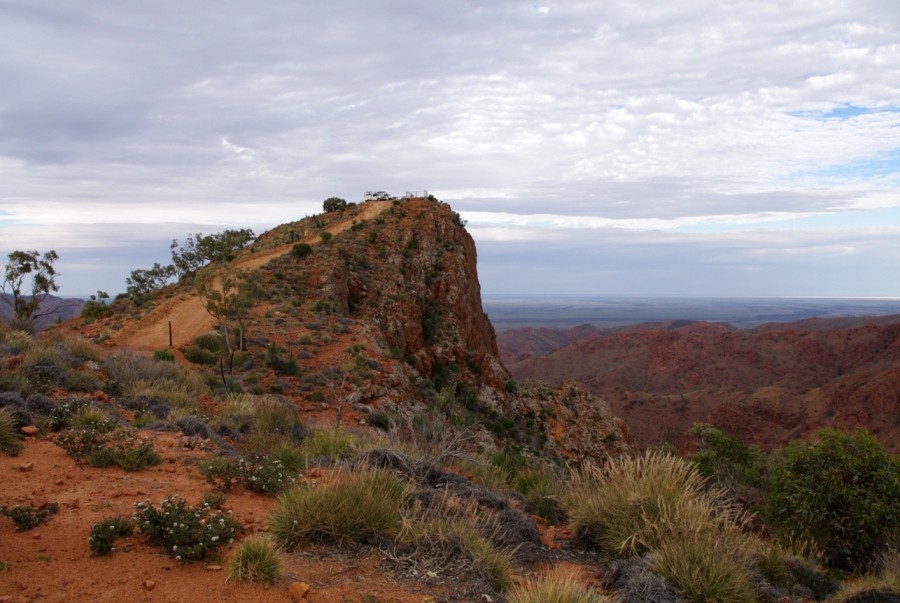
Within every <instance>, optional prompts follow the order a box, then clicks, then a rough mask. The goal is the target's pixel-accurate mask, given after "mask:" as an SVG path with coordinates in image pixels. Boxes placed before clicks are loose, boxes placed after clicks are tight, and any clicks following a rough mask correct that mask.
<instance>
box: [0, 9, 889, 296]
mask: <svg viewBox="0 0 900 603" xmlns="http://www.w3.org/2000/svg"><path fill="white" fill-rule="evenodd" d="M898 39H900V16H898V15H897V11H896V10H894V7H893V5H892V4H890V3H889V2H887V1H886V0H885V1H877V0H870V1H862V2H858V3H854V4H853V5H852V6H850V5H847V4H842V3H827V4H824V5H823V4H822V3H817V2H811V0H810V1H801V2H796V3H793V4H790V5H784V4H783V3H776V2H757V3H752V4H742V3H730V4H727V3H726V4H722V3H719V2H712V1H705V0H704V1H701V2H696V3H691V4H675V5H661V4H658V3H656V4H654V3H647V2H640V1H637V0H617V1H612V2H604V3H573V2H569V3H562V2H549V3H544V4H533V3H529V2H520V1H518V0H499V1H497V2H491V3H483V2H476V1H474V0H463V1H461V2H453V3H423V2H414V1H413V0H397V1H392V2H374V3H373V2H364V1H362V0H336V1H334V2H329V3H314V4H308V3H307V4H302V5H301V4H297V3H293V4H292V3H283V2H275V1H263V2H258V3H256V4H254V5H253V6H252V7H250V6H249V5H246V4H243V3H239V2H230V1H226V2H212V1H211V0H198V1H196V2H191V3H189V4H184V3H176V2H174V0H160V1H159V2H154V3H150V4H144V5H140V6H138V5H127V4H117V5H114V6H113V5H109V4H108V3H103V2H100V1H99V0H87V1H85V2H78V3H75V4H71V3H70V4H65V5H60V4H59V3H55V2H50V1H49V0H29V1H28V2H25V1H23V0H12V1H8V2H5V3H3V4H2V5H0V81H3V82H4V86H3V89H2V90H0V178H2V182H3V183H4V184H3V188H2V189H0V232H4V233H6V234H7V235H8V237H7V238H4V243H5V244H6V245H5V246H9V247H11V248H13V247H12V246H13V245H17V246H19V245H24V246H26V247H34V246H36V245H37V242H38V241H47V242H48V243H51V244H52V241H48V240H47V237H46V236H45V233H48V232H53V233H56V234H57V235H58V236H59V237H62V238H63V239H64V240H66V241H70V240H71V241H72V248H73V249H75V248H79V249H81V248H84V245H83V243H78V242H76V241H75V240H74V239H75V238H77V237H78V236H81V235H80V234H79V233H81V234H83V235H84V236H87V234H86V233H87V231H86V230H83V229H80V228H74V227H73V225H81V226H84V227H85V228H87V227H91V228H93V227H96V228H98V229H99V231H102V230H103V229H104V228H106V227H105V226H104V224H141V225H145V226H151V225H153V228H154V229H157V227H158V228H164V227H167V226H165V225H173V227H174V228H176V229H177V228H179V227H182V226H183V227H187V225H190V224H193V225H198V224H203V225H205V228H207V230H212V229H215V228H220V229H221V228H223V227H232V226H248V225H249V226H252V227H254V228H257V229H261V228H265V227H269V226H274V225H276V224H279V223H282V222H285V221H288V220H290V219H295V218H297V217H299V216H302V215H303V214H305V213H310V212H313V211H317V210H318V209H319V208H320V207H321V200H322V199H325V198H327V197H330V196H333V195H337V196H341V197H344V198H347V199H348V200H359V199H360V198H361V196H362V193H363V191H366V190H388V191H394V192H398V193H399V192H403V191H406V190H423V189H427V190H429V191H430V192H432V193H434V194H436V195H437V196H438V197H439V198H441V199H442V200H444V201H448V202H450V203H451V204H452V205H453V206H454V208H455V209H457V210H459V211H461V212H462V213H463V214H464V215H465V216H466V217H467V218H468V219H469V220H470V225H471V226H472V229H473V233H474V234H475V236H476V239H477V241H478V243H479V246H480V255H481V257H482V259H483V262H488V263H489V262H491V261H493V260H492V258H495V257H496V258H498V261H500V260H499V258H508V257H510V256H509V255H508V253H507V251H504V250H513V249H519V248H518V247H517V244H518V243H519V242H523V241H524V242H527V241H532V242H534V243H535V244H537V243H538V242H543V241H546V240H560V241H561V243H560V244H562V242H564V241H565V240H566V238H567V237H569V238H570V239H569V240H574V239H571V233H572V231H573V230H574V229H581V230H582V231H584V233H589V234H586V236H597V233H598V232H604V233H605V232H607V230H608V229H612V230H613V231H616V232H618V231H620V230H625V231H628V232H630V233H631V234H635V233H654V232H657V231H668V232H669V235H670V236H674V231H679V230H681V231H685V230H690V229H697V230H704V229H705V232H706V234H709V233H710V232H716V231H718V232H720V233H722V232H723V231H726V230H727V231H729V232H730V234H731V235H732V236H734V232H737V231H741V232H744V231H752V230H754V229H757V230H759V231H760V232H769V233H770V234H771V236H772V237H774V238H775V239H776V240H774V241H773V240H767V239H764V238H753V237H751V238H748V239H746V240H745V244H746V245H748V246H752V245H757V246H758V247H757V249H758V251H759V252H760V253H763V252H764V251H765V249H766V248H767V247H765V246H774V247H775V248H779V247H780V245H781V244H784V245H787V244H789V243H790V241H791V237H792V236H793V235H792V234H790V233H788V232H787V230H786V229H785V228H783V227H782V226H779V225H780V224H783V223H784V222H786V221H787V222H790V221H791V220H810V219H814V218H816V217H822V216H840V215H846V216H853V219H854V221H855V223H857V226H856V229H855V230H853V229H850V230H848V231H847V232H848V235H847V236H848V237H851V238H852V237H853V236H855V237H856V238H857V240H858V243H859V244H861V245H863V246H865V245H864V242H865V240H866V239H867V238H868V237H870V236H871V233H870V232H869V231H868V230H866V228H869V227H871V226H872V223H873V222H875V221H876V220H877V219H878V217H883V216H884V215H885V214H882V213H879V212H881V211H882V210H885V209H891V208H897V207H898V206H900V195H898V190H900V182H898V180H900V176H898V173H900V169H898V165H897V157H898V154H900V141H898V137H897V131H898V127H900V106H898V102H897V99H898V98H900V83H898V82H900V78H898V77H897V74H898V73H900V43H898V42H897V40H898ZM861 212H862V213H865V212H869V216H870V218H869V219H868V221H867V220H859V216H860V214H861ZM888 215H891V216H893V214H888ZM243 220H246V221H248V222H250V223H249V224H248V223H241V221H243ZM894 225H896V223H894ZM11 226H15V228H17V229H18V230H16V233H18V234H17V235H16V238H9V233H10V232H11V231H10V230H9V229H10V227H11ZM810 228H811V227H810ZM813 232H815V231H813ZM854 233H855V234H854ZM180 234H181V233H179V232H176V233H172V235H171V236H169V237H168V238H171V237H173V236H179V235H180ZM832 234H833V233H829V234H828V236H832ZM694 235H696V236H697V238H695V239H691V240H694V241H696V245H698V246H701V245H702V244H704V242H705V244H709V245H713V248H714V246H715V245H716V244H717V243H716V242H715V241H711V240H710V239H709V238H704V237H700V236H699V234H698V233H696V232H695V233H694ZM182 236H183V235H182ZM823 236H825V235H823ZM29 238H30V240H33V241H36V243H35V244H34V245H28V244H27V243H26V241H28V240H29ZM163 238H166V237H163ZM63 239H60V240H63ZM613 240H615V241H618V243H617V244H618V245H620V247H619V249H621V251H622V254H627V253H631V252H634V251H635V248H634V247H633V246H630V245H628V244H627V242H626V241H625V240H622V239H620V238H616V237H614V238H613ZM673 240H674V239H664V240H662V241H660V240H658V239H648V243H647V245H650V246H651V247H652V245H653V244H657V245H661V247H660V248H659V249H663V250H667V251H666V253H669V252H671V248H670V247H669V246H668V245H670V244H672V243H671V241H673ZM879 240H880V239H879ZM649 241H655V243H651V242H649ZM582 243H584V242H579V243H578V244H579V245H580V244H582ZM585 244H586V243H585ZM482 245H483V246H484V249H481V246H482ZM814 248H815V249H819V250H820V255H819V256H818V261H819V263H820V265H822V266H833V270H832V271H831V272H834V271H837V270H849V271H850V272H852V273H853V274H854V275H855V276H853V278H848V279H846V282H847V285H846V286H845V287H844V289H843V294H846V295H851V294H853V292H854V291H855V290H856V289H855V287H857V285H858V286H859V287H863V286H865V287H866V288H867V290H868V289H877V288H878V287H881V288H882V289H884V290H887V289H888V288H889V287H890V285H887V284H885V280H886V279H883V278H880V279H876V278H875V277H874V276H873V277H871V282H869V281H867V282H866V283H861V282H860V281H859V279H860V278H861V277H859V276H858V275H861V274H869V273H870V272H871V271H869V270H868V269H866V268H865V267H864V266H862V264H861V262H862V261H863V260H869V259H870V258H869V256H867V255H865V254H861V255H860V254H856V255H853V254H851V256H850V257H855V258H858V262H860V264H858V265H857V264H843V263H841V262H838V261H837V260H835V259H833V258H834V257H845V256H840V255H838V256H833V255H832V254H831V252H830V251H829V250H830V249H831V248H829V247H828V246H823V247H818V246H814ZM568 249H569V251H570V252H572V253H574V254H577V253H578V250H579V247H577V246H576V244H575V243H571V244H570V246H569V248H568ZM692 249H693V248H692ZM697 249H698V251H697V253H699V249H700V247H698V248H697ZM886 251H888V254H889V255H890V253H889V250H886ZM666 253H663V254H662V256H661V257H665V255H666ZM495 254H499V255H495ZM873 255H874V254H873ZM553 257H560V256H553ZM615 257H616V258H620V257H621V258H625V257H626V256H625V255H618V254H616V255H615ZM672 257H675V256H672ZM691 257H693V256H691ZM82 259H83V261H84V263H85V264H90V262H91V261H94V262H96V263H97V265H98V266H101V265H102V262H106V261H108V256H97V257H95V258H94V259H93V260H91V258H90V257H89V256H84V258H82ZM503 261H506V260H505V259H504V260H503ZM535 261H536V260H535V259H534V258H529V259H528V260H527V261H526V260H524V259H523V262H525V263H526V264H527V265H536V264H534V262H535ZM561 261H563V262H564V260H561ZM623 261H624V260H623ZM841 261H844V260H841ZM876 264H878V265H882V264H879V263H878V262H877V261H876ZM537 265H543V260H541V261H539V262H538V264H537ZM790 266H791V264H790V262H787V263H786V264H785V268H784V270H789V269H790ZM806 267H807V268H808V266H806ZM573 269H574V267H573V266H572V264H571V263H570V264H566V263H563V264H561V265H560V266H558V267H557V269H556V271H557V272H558V273H560V275H561V276H554V277H553V278H554V279H556V280H558V279H563V278H564V275H565V274H566V273H567V272H570V271H571V270H573ZM584 269H586V268H584ZM795 269H799V268H795ZM548 270H549V269H548ZM670 270H672V271H673V274H675V273H678V271H680V270H683V269H681V268H679V267H678V264H677V263H673V264H672V266H671V268H670ZM766 273H767V272H766V271H762V272H761V273H760V274H761V276H760V277H759V278H758V279H757V280H755V281H753V282H754V285H755V286H758V287H759V289H758V292H757V293H758V294H765V293H766V292H767V291H775V290H779V291H781V290H783V289H784V288H785V285H783V284H779V283H789V282H790V279H789V278H787V277H785V279H784V280H783V281H777V283H776V282H775V281H773V284H772V286H771V287H769V286H767V285H766V281H765V279H764V275H765V274H766ZM499 278H500V276H499V273H497V272H496V271H494V270H491V269H489V270H487V271H486V273H485V274H484V275H483V279H490V280H489V281H488V282H486V283H485V286H486V288H489V287H491V286H494V285H492V283H494V282H496V283H498V284H497V285H496V287H495V288H500V285H499V283H500V282H502V281H494V280H493V279H499ZM569 278H571V282H572V283H573V284H574V283H581V284H584V283H588V282H591V281H590V280H589V279H586V278H584V276H583V275H579V274H574V273H573V274H571V276H570V277H569ZM773 278H774V277H773ZM526 282H530V283H533V284H534V285H533V286H535V287H541V286H542V285H541V283H542V281H541V279H537V278H532V279H527V281H526ZM672 282H673V283H674V284H673V285H672V286H675V285H677V282H678V278H677V276H674V277H673V278H672ZM794 282H795V283H796V287H797V288H798V290H797V291H795V293H796V294H803V292H804V291H803V290H801V289H803V288H816V285H815V283H811V282H807V280H804V279H803V278H797V279H795V280H794ZM879 282H880V283H881V284H880V285H879ZM659 283H660V284H658V285H657V289H658V290H659V293H665V291H666V290H667V289H666V287H667V286H669V284H668V281H667V280H664V281H659ZM776 284H777V286H776ZM608 285H609V283H608V281H597V282H596V283H595V284H594V285H593V286H594V288H595V290H596V291H598V292H602V291H603V290H604V287H606V286H608ZM573 286H574V285H573ZM610 286H614V287H617V288H619V289H624V288H628V287H634V288H635V290H637V289H640V290H642V291H643V290H645V289H646V288H647V286H649V285H641V286H638V285H636V284H634V283H633V282H630V281H629V282H628V284H625V281H622V284H616V285H610ZM730 287H732V285H731V284H729V281H727V280H725V281H721V289H722V290H721V291H720V293H721V294H723V295H724V294H728V293H729V292H730V291H731V289H730ZM88 289H90V287H88ZM835 290H837V289H835Z"/></svg>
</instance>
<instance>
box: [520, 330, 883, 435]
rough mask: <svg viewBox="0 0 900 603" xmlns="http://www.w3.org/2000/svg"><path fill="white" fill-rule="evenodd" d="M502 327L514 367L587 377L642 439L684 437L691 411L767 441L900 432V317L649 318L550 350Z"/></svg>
mask: <svg viewBox="0 0 900 603" xmlns="http://www.w3.org/2000/svg"><path fill="white" fill-rule="evenodd" d="M526 335H527V336H528V337H531V338H534V337H535V336H536V333H535V332H534V331H533V330H531V331H529V332H528V333H527V334H526ZM504 337H505V341H507V342H508V343H509V346H510V347H509V348H508V349H507V350H506V353H507V354H508V356H507V357H511V356H513V355H514V354H517V355H518V358H514V357H513V358H510V360H509V361H508V362H507V366H508V367H509V368H510V371H511V372H512V374H513V375H514V376H515V377H516V378H519V379H525V378H533V379H546V380H548V381H550V382H559V381H562V380H575V381H578V382H580V383H583V384H584V385H585V386H586V387H588V388H589V389H590V390H591V391H593V392H594V393H595V394H597V395H599V396H602V397H604V398H605V399H607V400H609V401H610V403H611V404H612V406H613V409H614V412H615V413H616V414H617V415H619V416H621V417H623V418H624V419H625V421H626V423H628V425H629V428H630V429H631V431H632V433H633V434H634V435H635V437H636V438H637V439H638V440H639V441H640V442H641V443H643V444H650V443H653V442H657V441H661V440H669V441H677V440H678V439H679V438H680V437H681V436H682V435H683V434H684V433H685V431H686V430H687V429H688V428H689V427H690V426H691V425H692V424H693V423H694V422H695V421H705V422H709V423H712V424H714V425H717V426H719V427H721V428H723V429H726V430H727V431H728V432H730V433H734V434H736V435H739V436H740V437H741V438H743V439H745V440H746V441H748V442H752V443H756V444H760V445H763V446H780V445H784V444H785V443H786V442H788V441H789V440H791V439H793V438H796V437H804V436H807V435H809V434H810V433H812V432H813V431H815V430H816V429H817V428H819V427H827V426H830V427H840V428H853V427H865V428H867V429H869V430H870V431H871V432H872V433H873V434H874V435H876V436H877V437H878V438H879V439H880V440H881V441H882V442H883V443H884V445H885V446H887V447H888V448H889V449H890V450H896V447H897V446H898V444H897V443H898V442H900V423H898V417H900V318H898V317H893V318H873V319H833V320H809V321H801V322H798V323H788V324H769V325H764V326H761V327H758V328H756V329H752V330H738V329H734V328H732V327H731V326H730V325H727V324H723V323H715V324H713V323H687V324H682V323H671V324H667V325H649V326H647V325H645V326H644V327H642V328H638V327H633V328H630V329H629V330H627V331H614V332H613V331H608V332H606V333H605V334H601V335H600V336H595V337H590V338H587V339H581V340H579V341H575V342H574V343H571V344H567V345H563V346H561V347H559V349H556V350H555V351H552V352H550V353H546V352H543V354H544V355H543V356H538V354H541V353H542V352H541V350H542V349H543V348H546V347H547V345H548V344H549V345H552V340H548V339H546V338H543V339H542V340H541V341H542V342H543V343H540V344H535V343H533V342H531V343H529V342H528V339H523V338H522V336H521V335H519V336H518V337H516V336H515V334H510V333H504ZM523 341H524V343H525V345H526V347H522V343H523ZM516 346H518V347H516ZM527 346H531V347H527ZM515 350H518V352H516V351H515Z"/></svg>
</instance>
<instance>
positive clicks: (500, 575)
mask: <svg viewBox="0 0 900 603" xmlns="http://www.w3.org/2000/svg"><path fill="white" fill-rule="evenodd" d="M480 519H481V521H479V520H480ZM490 525H491V524H490V523H489V522H487V523H486V522H485V521H484V518H483V517H482V518H480V517H479V511H478V509H477V507H476V506H474V505H472V504H471V503H469V504H466V503H463V502H461V501H459V500H457V499H452V498H449V497H446V496H445V497H441V498H439V499H438V500H437V501H433V502H432V504H431V506H430V508H428V509H427V510H425V509H423V508H422V506H421V505H420V504H417V505H415V506H414V507H413V508H411V509H410V512H409V513H408V514H407V515H406V516H405V517H404V522H403V530H402V532H401V533H400V534H399V536H398V538H397V542H396V546H395V551H396V554H395V557H396V560H397V561H400V562H401V563H408V564H411V565H415V566H416V567H417V568H418V569H419V570H420V571H421V570H426V571H428V570H433V571H441V570H444V569H446V568H447V567H450V566H453V567H456V568H458V569H462V570H464V571H465V572H466V573H467V574H474V575H476V576H478V577H479V578H481V579H482V580H484V581H485V582H487V583H488V584H489V585H490V586H491V588H493V589H494V590H496V591H505V590H507V589H509V587H510V586H511V585H512V573H513V570H512V567H513V560H512V551H511V550H508V549H506V548H501V547H498V546H495V545H494V544H493V543H492V542H491V539H490V538H489V536H490V534H488V535H486V534H484V533H483V532H484V528H485V526H488V529H489V530H490ZM493 529H494V530H496V529H497V528H496V527H494V528H493Z"/></svg>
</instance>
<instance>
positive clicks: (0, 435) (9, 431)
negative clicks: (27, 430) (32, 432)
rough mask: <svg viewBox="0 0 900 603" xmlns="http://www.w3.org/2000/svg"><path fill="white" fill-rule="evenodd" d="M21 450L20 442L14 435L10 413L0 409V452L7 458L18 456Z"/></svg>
mask: <svg viewBox="0 0 900 603" xmlns="http://www.w3.org/2000/svg"><path fill="white" fill-rule="evenodd" d="M21 450H22V442H21V441H20V440H19V436H18V434H17V433H16V426H15V422H14V421H13V417H12V413H11V412H9V410H8V409H6V408H0V452H2V453H4V454H8V455H9V456H18V454H19V452H21Z"/></svg>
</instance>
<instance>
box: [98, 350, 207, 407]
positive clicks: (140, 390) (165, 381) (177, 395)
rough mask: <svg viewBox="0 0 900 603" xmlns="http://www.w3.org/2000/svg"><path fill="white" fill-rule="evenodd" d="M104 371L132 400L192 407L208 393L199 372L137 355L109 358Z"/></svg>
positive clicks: (118, 355) (124, 354) (119, 355)
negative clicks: (200, 396) (142, 399)
mask: <svg viewBox="0 0 900 603" xmlns="http://www.w3.org/2000/svg"><path fill="white" fill-rule="evenodd" d="M104 368H105V369H106V371H107V374H108V375H109V379H110V381H111V382H113V383H115V385H116V386H117V388H118V389H120V390H121V393H122V394H124V395H126V396H130V397H142V396H143V397H146V398H148V399H151V400H157V401H160V402H167V403H168V404H171V405H172V406H179V407H193V406H196V400H197V396H198V395H200V394H202V393H206V391H207V388H206V385H205V384H204V382H203V377H201V376H200V374H199V373H196V372H192V371H189V370H187V369H185V368H183V367H181V366H179V365H178V364H175V363H172V362H157V361H155V360H153V359H152V358H148V357H146V356H140V355H138V354H128V353H123V354H115V355H112V356H109V357H108V358H107V359H106V361H105V363H104Z"/></svg>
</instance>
